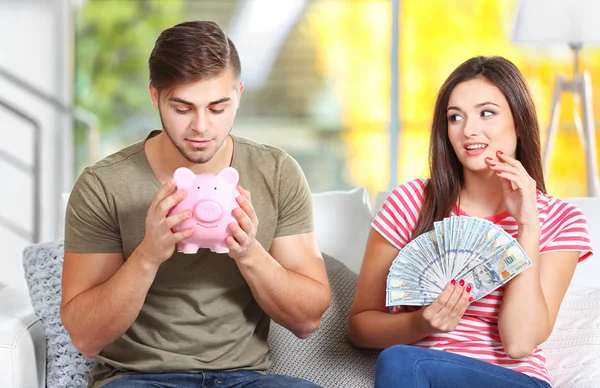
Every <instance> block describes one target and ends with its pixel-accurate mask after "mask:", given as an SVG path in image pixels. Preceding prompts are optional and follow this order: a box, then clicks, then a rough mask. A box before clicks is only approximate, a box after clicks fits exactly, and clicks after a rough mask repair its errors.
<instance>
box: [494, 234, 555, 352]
mask: <svg viewBox="0 0 600 388" xmlns="http://www.w3.org/2000/svg"><path fill="white" fill-rule="evenodd" d="M518 242H519V244H520V245H521V247H522V248H523V250H524V251H525V252H526V253H527V256H528V257H529V258H530V259H531V262H532V265H531V266H530V267H529V268H527V269H526V270H525V271H523V272H522V273H520V274H519V275H517V276H516V277H514V278H513V279H512V280H511V281H510V282H508V283H507V284H506V286H505V291H504V298H503V300H502V304H501V307H500V312H499V317H498V330H499V332H500V337H501V339H502V343H503V344H504V348H505V350H506V353H507V354H508V356H509V357H511V358H523V357H527V356H529V355H530V354H531V353H532V352H533V350H534V349H535V347H536V346H537V345H539V344H540V343H542V342H543V341H544V340H545V339H546V338H547V337H548V335H549V334H550V333H549V331H550V329H549V328H550V323H549V314H548V306H547V304H546V300H545V298H544V294H543V292H542V286H541V282H540V263H539V252H540V230H539V228H531V229H526V228H524V229H523V230H519V238H518Z"/></svg>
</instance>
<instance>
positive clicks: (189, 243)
mask: <svg viewBox="0 0 600 388" xmlns="http://www.w3.org/2000/svg"><path fill="white" fill-rule="evenodd" d="M174 178H175V182H176V183H177V189H178V190H185V191H187V196H186V198H185V199H183V200H182V201H181V202H179V203H178V204H177V205H176V206H175V207H173V208H172V209H171V211H170V212H169V214H177V213H180V212H182V211H185V210H191V211H192V217H190V218H188V219H187V220H185V221H183V222H181V223H180V224H179V225H176V226H175V227H173V231H175V232H177V231H182V230H186V229H190V228H192V229H194V231H195V232H194V234H193V235H192V236H190V237H188V238H186V239H185V240H183V241H181V242H179V243H178V244H177V251H178V252H182V253H186V254H194V253H197V252H198V249H200V248H208V249H210V250H211V251H213V252H217V253H228V252H229V248H228V247H227V244H226V243H225V239H226V238H227V236H230V235H231V234H230V233H229V230H228V229H227V225H228V224H230V223H232V222H235V223H237V220H236V219H235V218H234V217H233V213H232V212H233V209H235V208H237V207H239V205H238V203H237V201H236V197H237V196H238V195H239V192H238V190H237V184H238V181H239V174H238V172H237V170H236V169H235V168H233V167H226V168H225V169H223V170H222V171H221V172H219V173H218V174H211V173H202V174H195V173H194V172H193V171H192V170H190V169H188V168H185V167H181V168H178V169H177V170H176V171H175V174H174Z"/></svg>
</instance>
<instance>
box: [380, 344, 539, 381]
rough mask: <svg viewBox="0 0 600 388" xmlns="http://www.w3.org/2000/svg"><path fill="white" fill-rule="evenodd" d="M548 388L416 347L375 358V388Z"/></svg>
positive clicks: (495, 368) (399, 348)
mask: <svg viewBox="0 0 600 388" xmlns="http://www.w3.org/2000/svg"><path fill="white" fill-rule="evenodd" d="M392 387H393V388H398V387H402V388H422V387H435V388H437V387H443V388H470V387H475V388H479V387H484V388H549V387H550V385H549V384H548V383H546V382H544V381H542V380H538V379H535V378H533V377H530V376H527V375H526V374H524V373H521V372H516V371H513V370H510V369H508V368H505V367H503V366H499V365H493V364H490V363H488V362H485V361H480V360H475V359H473V358H470V357H465V356H461V355H458V354H453V353H448V352H443V351H440V350H434V349H427V348H421V347H418V346H409V345H396V346H392V347H390V348H387V349H385V350H384V351H383V352H381V353H380V355H379V358H378V359H377V366H376V369H375V388H392Z"/></svg>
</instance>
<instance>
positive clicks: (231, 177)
mask: <svg viewBox="0 0 600 388" xmlns="http://www.w3.org/2000/svg"><path fill="white" fill-rule="evenodd" d="M217 176H218V177H219V178H220V179H223V180H224V181H225V182H227V183H229V184H231V185H232V186H234V187H235V186H237V184H238V181H239V180H240V174H239V173H238V172H237V170H236V169H235V168H233V167H225V168H224V169H223V170H221V172H220V173H219V174H218V175H217Z"/></svg>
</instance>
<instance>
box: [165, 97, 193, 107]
mask: <svg viewBox="0 0 600 388" xmlns="http://www.w3.org/2000/svg"><path fill="white" fill-rule="evenodd" d="M169 101H173V102H179V103H181V104H184V105H188V106H191V107H192V108H193V107H195V105H194V103H192V102H189V101H186V100H183V99H181V98H179V97H171V98H169Z"/></svg>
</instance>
